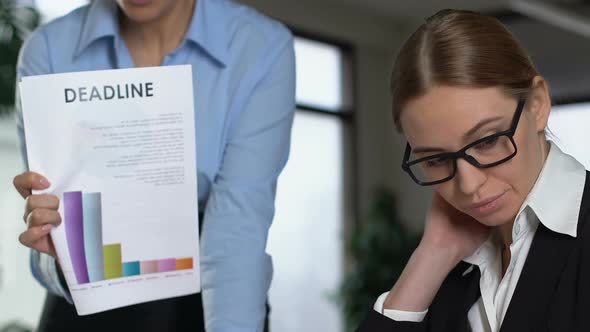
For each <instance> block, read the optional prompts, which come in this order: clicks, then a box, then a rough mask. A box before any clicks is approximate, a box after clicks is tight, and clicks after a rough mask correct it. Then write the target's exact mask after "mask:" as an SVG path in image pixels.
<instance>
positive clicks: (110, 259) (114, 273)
mask: <svg viewBox="0 0 590 332" xmlns="http://www.w3.org/2000/svg"><path fill="white" fill-rule="evenodd" d="M103 255H104V277H105V279H114V278H121V277H123V261H122V259H121V244H120V243H117V244H108V245H105V246H103Z"/></svg>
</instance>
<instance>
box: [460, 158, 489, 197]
mask: <svg viewBox="0 0 590 332" xmlns="http://www.w3.org/2000/svg"><path fill="white" fill-rule="evenodd" d="M455 178H456V180H457V181H458V183H459V188H460V189H461V191H462V192H463V193H464V194H466V195H472V194H474V193H476V192H477V191H478V189H479V188H480V187H481V186H482V185H483V184H484V183H485V182H486V180H487V175H486V173H485V171H484V170H483V169H481V168H477V167H475V166H473V165H471V164H470V163H469V162H467V161H466V160H465V159H461V158H459V159H457V174H455Z"/></svg>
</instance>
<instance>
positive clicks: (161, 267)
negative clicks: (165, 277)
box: [63, 191, 194, 285]
mask: <svg viewBox="0 0 590 332" xmlns="http://www.w3.org/2000/svg"><path fill="white" fill-rule="evenodd" d="M63 204H64V223H65V226H66V240H67V242H68V250H69V251H70V257H71V259H72V265H73V268H74V274H75V276H76V281H77V283H78V284H80V285H81V284H86V283H89V282H98V281H102V280H108V279H115V278H123V277H131V276H137V275H146V274H153V273H160V272H171V271H179V270H192V269H193V268H194V263H193V258H192V257H185V258H166V259H153V260H145V261H132V262H123V252H122V248H121V247H122V245H121V243H113V244H106V245H105V244H104V243H103V242H104V241H103V232H102V229H103V220H102V217H103V214H102V194H101V193H99V192H92V193H82V192H81V191H70V192H64V195H63Z"/></svg>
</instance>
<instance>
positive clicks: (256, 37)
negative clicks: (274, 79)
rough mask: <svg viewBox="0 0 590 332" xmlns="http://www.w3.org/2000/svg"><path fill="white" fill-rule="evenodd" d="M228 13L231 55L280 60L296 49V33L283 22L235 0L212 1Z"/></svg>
mask: <svg viewBox="0 0 590 332" xmlns="http://www.w3.org/2000/svg"><path fill="white" fill-rule="evenodd" d="M211 2H213V3H214V5H215V6H219V9H221V11H219V12H223V13H225V20H224V21H225V22H226V24H227V31H226V33H227V40H228V48H229V50H230V52H229V53H230V54H232V57H234V58H241V59H244V60H245V62H247V63H250V64H252V61H253V60H255V59H258V60H260V61H263V62H269V61H273V60H276V58H277V57H279V56H280V55H281V54H282V55H283V56H290V55H289V54H290V53H292V52H293V36H292V34H291V32H290V31H289V29H288V28H287V27H286V26H285V25H284V24H282V23H280V22H278V21H277V20H275V19H272V18H270V17H268V16H266V15H264V14H262V13H260V12H258V11H257V10H256V9H254V8H251V7H248V6H245V5H243V4H239V3H237V2H234V1H232V0H212V1H211Z"/></svg>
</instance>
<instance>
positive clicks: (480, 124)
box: [463, 116, 508, 141]
mask: <svg viewBox="0 0 590 332" xmlns="http://www.w3.org/2000/svg"><path fill="white" fill-rule="evenodd" d="M502 119H503V117H502V116H494V117H491V118H487V119H482V120H480V121H479V122H478V123H477V124H476V125H475V126H473V128H471V129H469V130H468V131H467V132H466V133H465V134H463V141H467V140H468V139H469V138H470V137H471V136H473V135H474V134H475V133H477V131H478V130H480V129H481V128H482V127H484V126H485V125H487V124H490V123H492V122H496V121H498V120H502ZM507 129H508V128H507Z"/></svg>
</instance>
